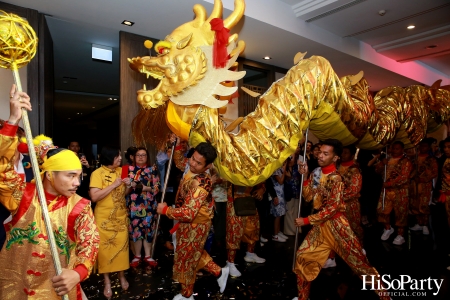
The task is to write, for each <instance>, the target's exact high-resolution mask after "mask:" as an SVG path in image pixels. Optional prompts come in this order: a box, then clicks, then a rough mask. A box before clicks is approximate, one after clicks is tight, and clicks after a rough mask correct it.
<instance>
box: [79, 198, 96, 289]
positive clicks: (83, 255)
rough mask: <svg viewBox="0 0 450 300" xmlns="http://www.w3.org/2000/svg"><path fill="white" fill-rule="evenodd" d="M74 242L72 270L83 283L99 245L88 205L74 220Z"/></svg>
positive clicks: (93, 261) (90, 269) (89, 271)
mask: <svg viewBox="0 0 450 300" xmlns="http://www.w3.org/2000/svg"><path fill="white" fill-rule="evenodd" d="M75 240H76V249H75V253H76V255H77V258H76V261H75V263H74V270H75V271H77V272H78V274H80V278H81V281H83V280H84V279H86V278H87V277H88V276H89V274H90V273H91V271H92V268H93V266H94V263H95V261H96V260H97V255H98V247H99V244H100V235H99V233H98V230H97V225H96V224H95V220H94V214H93V213H92V209H91V207H90V205H86V206H85V207H84V209H83V210H82V211H81V213H80V215H79V216H78V217H77V219H76V220H75ZM80 265H82V266H83V267H84V268H85V269H86V271H87V272H86V273H83V271H82V270H83V268H80V267H79V266H80ZM82 275H85V276H84V278H82V277H81V276H82Z"/></svg>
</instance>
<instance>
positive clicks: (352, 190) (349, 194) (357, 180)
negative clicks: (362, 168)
mask: <svg viewBox="0 0 450 300" xmlns="http://www.w3.org/2000/svg"><path fill="white" fill-rule="evenodd" d="M347 172H349V173H350V174H348V175H349V176H346V178H347V180H346V181H345V188H344V201H347V200H350V199H353V198H356V197H359V192H360V191H361V187H362V176H361V173H360V172H359V170H358V168H349V169H348V171H347Z"/></svg>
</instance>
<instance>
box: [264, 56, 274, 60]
mask: <svg viewBox="0 0 450 300" xmlns="http://www.w3.org/2000/svg"><path fill="white" fill-rule="evenodd" d="M263 59H266V60H269V59H272V57H270V56H264V57H263Z"/></svg>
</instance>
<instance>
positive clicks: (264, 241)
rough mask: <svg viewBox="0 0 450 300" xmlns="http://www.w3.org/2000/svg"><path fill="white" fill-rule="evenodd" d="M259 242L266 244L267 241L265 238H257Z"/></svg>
mask: <svg viewBox="0 0 450 300" xmlns="http://www.w3.org/2000/svg"><path fill="white" fill-rule="evenodd" d="M259 241H260V242H261V243H267V242H268V241H269V240H268V239H266V238H265V237H263V236H261V237H260V238H259Z"/></svg>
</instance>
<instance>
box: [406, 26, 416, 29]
mask: <svg viewBox="0 0 450 300" xmlns="http://www.w3.org/2000/svg"><path fill="white" fill-rule="evenodd" d="M406 28H408V29H414V28H416V26H414V25H409V26H408V27H406Z"/></svg>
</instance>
